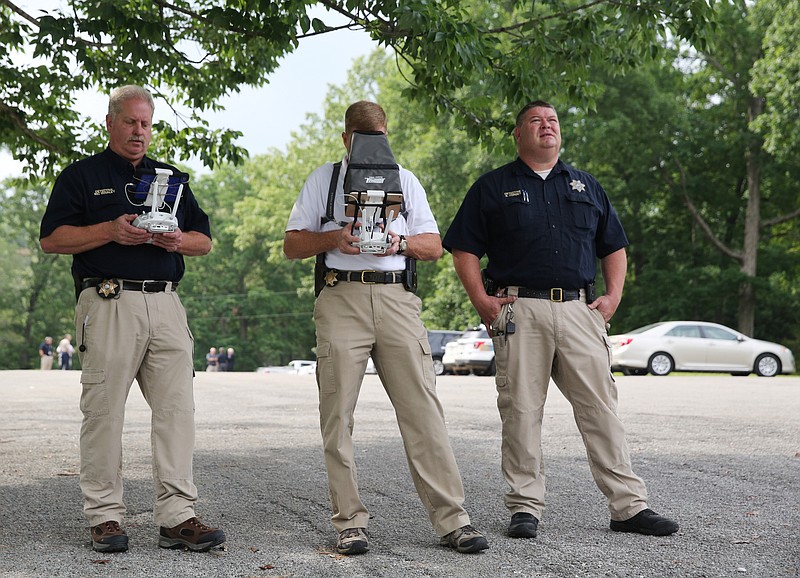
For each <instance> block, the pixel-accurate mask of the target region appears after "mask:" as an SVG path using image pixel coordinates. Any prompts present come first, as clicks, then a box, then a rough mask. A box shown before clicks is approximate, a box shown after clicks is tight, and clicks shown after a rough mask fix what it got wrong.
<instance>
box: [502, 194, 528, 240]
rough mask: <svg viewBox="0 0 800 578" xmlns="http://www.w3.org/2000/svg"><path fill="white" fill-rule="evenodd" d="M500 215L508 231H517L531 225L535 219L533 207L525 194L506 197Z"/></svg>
mask: <svg viewBox="0 0 800 578" xmlns="http://www.w3.org/2000/svg"><path fill="white" fill-rule="evenodd" d="M500 213H501V214H502V215H503V224H504V226H505V229H506V231H515V230H518V229H521V228H523V227H525V226H526V225H529V224H530V223H531V222H532V220H533V217H534V214H533V207H532V206H531V203H530V201H529V200H527V198H526V196H524V195H523V193H520V194H519V195H516V196H514V197H504V198H503V199H502V201H501V203H500Z"/></svg>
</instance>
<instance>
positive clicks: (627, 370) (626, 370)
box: [621, 367, 647, 375]
mask: <svg viewBox="0 0 800 578" xmlns="http://www.w3.org/2000/svg"><path fill="white" fill-rule="evenodd" d="M621 371H622V375H647V370H646V369H640V368H638V367H623V368H622V370H621Z"/></svg>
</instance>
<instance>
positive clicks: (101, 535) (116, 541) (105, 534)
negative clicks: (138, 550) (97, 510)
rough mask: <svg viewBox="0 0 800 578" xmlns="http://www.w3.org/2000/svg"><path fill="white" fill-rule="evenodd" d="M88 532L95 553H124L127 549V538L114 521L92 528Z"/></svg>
mask: <svg viewBox="0 0 800 578" xmlns="http://www.w3.org/2000/svg"><path fill="white" fill-rule="evenodd" d="M89 532H90V533H91V534H92V549H94V551H95V552H125V551H126V550H127V549H128V536H127V534H125V530H123V529H122V528H120V526H119V522H117V521H116V520H109V521H108V522H103V523H102V524H98V525H97V526H92V527H91V528H89Z"/></svg>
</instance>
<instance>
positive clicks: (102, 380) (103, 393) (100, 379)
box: [80, 368, 108, 417]
mask: <svg viewBox="0 0 800 578" xmlns="http://www.w3.org/2000/svg"><path fill="white" fill-rule="evenodd" d="M81 385H82V386H83V393H82V394H81V403H80V406H81V411H82V412H83V415H85V416H86V417H93V416H98V415H108V389H107V386H106V372H105V370H103V369H87V368H84V369H83V370H82V371H81Z"/></svg>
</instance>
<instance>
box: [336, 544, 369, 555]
mask: <svg viewBox="0 0 800 578" xmlns="http://www.w3.org/2000/svg"><path fill="white" fill-rule="evenodd" d="M336 551H337V552H338V553H339V554H341V555H343V556H357V555H359V554H366V553H367V552H369V544H367V543H366V542H353V543H352V544H350V545H349V546H348V547H347V548H340V547H339V546H336Z"/></svg>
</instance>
